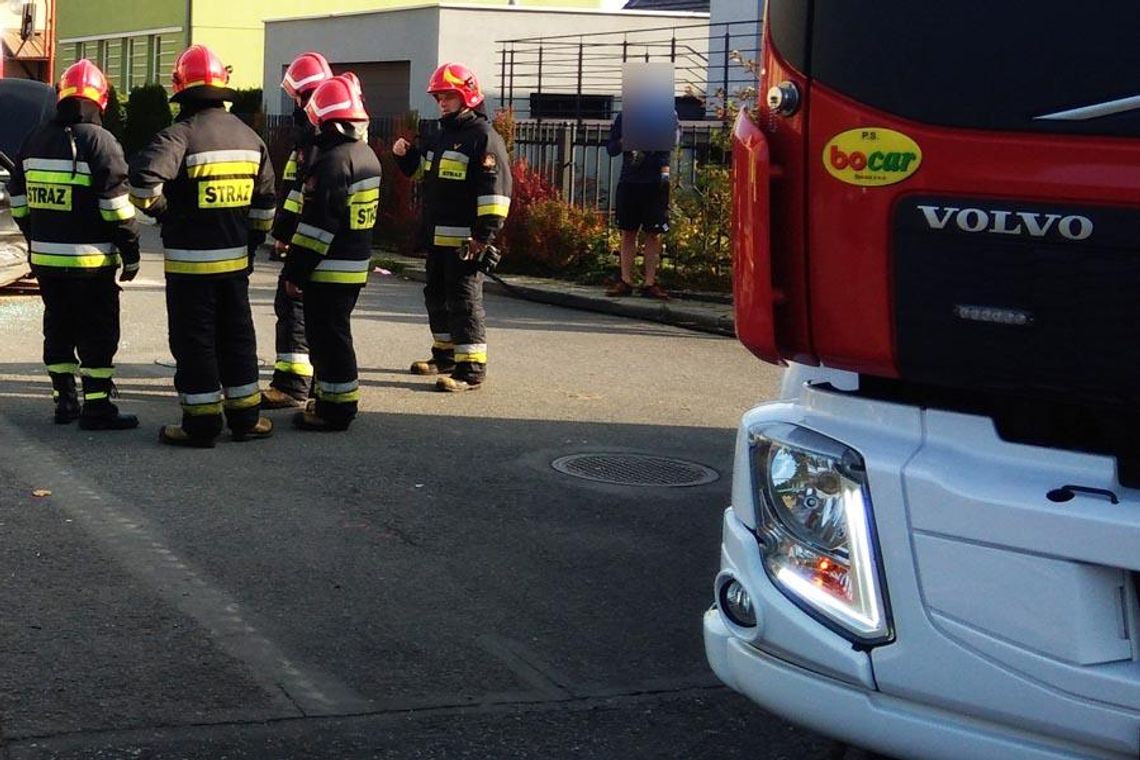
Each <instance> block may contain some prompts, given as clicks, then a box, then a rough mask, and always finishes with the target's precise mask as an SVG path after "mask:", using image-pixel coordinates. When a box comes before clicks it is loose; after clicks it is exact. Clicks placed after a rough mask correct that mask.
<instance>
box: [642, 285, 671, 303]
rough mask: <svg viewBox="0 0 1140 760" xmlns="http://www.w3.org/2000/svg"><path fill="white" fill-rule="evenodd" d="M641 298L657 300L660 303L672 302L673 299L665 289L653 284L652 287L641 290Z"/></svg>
mask: <svg viewBox="0 0 1140 760" xmlns="http://www.w3.org/2000/svg"><path fill="white" fill-rule="evenodd" d="M641 297H642V298H656V299H657V300H658V301H670V300H672V299H671V298H669V294H668V293H667V292H665V288H663V287H661V286H660V285H658V284H657V283H653V284H652V285H646V286H645V287H643V288H642V289H641Z"/></svg>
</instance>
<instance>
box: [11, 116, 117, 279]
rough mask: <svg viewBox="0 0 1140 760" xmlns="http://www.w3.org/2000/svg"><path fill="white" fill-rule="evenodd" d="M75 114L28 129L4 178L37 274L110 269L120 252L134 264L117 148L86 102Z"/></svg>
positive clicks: (74, 274) (48, 274) (77, 272)
mask: <svg viewBox="0 0 1140 760" xmlns="http://www.w3.org/2000/svg"><path fill="white" fill-rule="evenodd" d="M61 105H62V104H61ZM83 113H84V114H86V116H80V115H79V112H78V111H77V112H76V118H81V119H84V120H82V121H78V122H75V123H67V121H69V120H62V119H60V118H59V117H57V118H56V119H54V120H52V121H50V122H48V123H47V124H45V125H44V126H42V127H40V128H39V129H38V130H36V131H35V132H33V133H32V135H31V136H30V137H29V138H28V140H27V141H26V142H25V143H24V147H23V148H22V150H21V151H20V158H19V160H18V161H17V162H16V167H15V168H14V169H13V170H12V178H11V180H10V181H9V183H8V192H9V194H10V195H11V207H12V216H13V218H14V219H15V221H16V223H17V224H18V225H19V226H20V229H21V230H22V231H23V233H24V235H25V236H26V237H27V238H28V243H29V246H28V248H29V259H30V261H31V264H32V267H33V269H34V270H35V272H36V275H37V276H39V277H45V276H47V277H51V276H62V275H66V276H84V275H86V276H90V275H92V274H96V273H104V274H106V273H111V272H114V271H115V269H116V268H117V267H118V266H119V263H120V257H121V260H122V263H124V264H125V265H126V266H128V267H132V268H133V267H137V266H138V262H139V228H138V222H137V221H136V220H135V214H134V207H133V206H131V204H130V199H129V198H128V196H127V162H126V160H125V159H124V158H123V149H122V148H121V147H119V143H118V142H117V141H116V140H115V138H114V136H112V135H111V133H110V132H108V131H107V130H105V129H103V127H101V126H100V125H99V124H98V123H93V122H97V121H98V117H97V116H95V115H94V114H96V113H97V110H95V107H94V104H91V109H85V110H84V111H83ZM116 250H117V251H118V253H116Z"/></svg>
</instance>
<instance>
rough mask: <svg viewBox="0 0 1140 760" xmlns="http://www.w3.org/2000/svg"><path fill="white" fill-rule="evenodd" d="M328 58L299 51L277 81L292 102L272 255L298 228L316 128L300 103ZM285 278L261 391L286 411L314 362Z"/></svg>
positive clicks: (327, 71)
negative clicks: (273, 353) (269, 373)
mask: <svg viewBox="0 0 1140 760" xmlns="http://www.w3.org/2000/svg"><path fill="white" fill-rule="evenodd" d="M332 75H333V73H332V69H331V68H329V62H328V61H327V60H325V57H324V56H323V55H321V54H320V53H302V54H301V55H299V56H297V57H296V58H294V59H293V62H292V63H291V64H289V68H288V69H286V70H285V78H284V79H282V80H281V89H283V90H285V93H286V94H287V95H288V96H289V97H290V98H291V99H292V100H293V150H292V152H290V154H289V160H288V162H287V163H286V164H285V173H284V175H283V176H282V182H281V194H280V196H279V198H280V200H279V201H278V206H277V213H276V215H275V216H274V218H273V230H272V234H273V239H274V241H275V242H274V246H273V248H274V252H275V253H276V258H278V259H279V260H280V259H284V257H285V253H286V251H287V250H288V248H289V241H290V240H291V239H292V238H293V232H294V231H296V229H297V219H298V218H299V217H300V213H301V201H302V198H303V196H302V193H301V188H302V187H303V186H304V184H305V178H306V177H307V176H308V169H309V166H310V164H311V163H312V161H313V157H314V156H313V153H314V151H315V150H316V136H317V132H316V129H315V128H314V127H313V125H312V124H311V123H310V122H309V116H308V114H306V113H305V106H306V105H307V104H308V102H309V98H310V96H312V94H313V90H315V89H317V85H319V84H321V82H324V81H326V80H328V79H332ZM285 282H286V280H285V278H284V276H280V277H278V278H277V294H276V295H275V296H274V298H273V311H274V312H275V313H276V314H277V331H276V332H277V335H276V344H277V361H276V363H275V364H274V365H273V380H272V381H271V382H270V384H269V388H268V389H267V390H265V391H264V392H263V393H262V395H261V405H262V407H264V408H265V409H288V408H290V407H298V406H302V405H303V404H304V402H305V399H306V398H308V396H309V386H310V385H311V383H312V379H313V365H312V363H311V362H310V361H309V344H308V342H307V341H306V340H305V308H304V305H303V303H302V302H301V299H299V298H290V297H289V295H288V294H287V293H286V289H285Z"/></svg>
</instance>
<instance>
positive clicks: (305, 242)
mask: <svg viewBox="0 0 1140 760" xmlns="http://www.w3.org/2000/svg"><path fill="white" fill-rule="evenodd" d="M291 245H299V246H301V247H302V248H308V249H309V250H311V251H313V252H314V253H319V254H320V255H322V256H324V255H325V254H326V253H328V252H329V244H328V243H322V242H321V241H320V240H317V239H316V238H311V237H309V236H308V235H302V234H301V233H300V232H295V233H293V240H292V242H291Z"/></svg>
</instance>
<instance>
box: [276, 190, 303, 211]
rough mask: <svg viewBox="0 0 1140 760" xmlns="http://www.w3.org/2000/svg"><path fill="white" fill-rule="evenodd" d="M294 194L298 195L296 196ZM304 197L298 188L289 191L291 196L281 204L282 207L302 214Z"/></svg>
mask: <svg viewBox="0 0 1140 760" xmlns="http://www.w3.org/2000/svg"><path fill="white" fill-rule="evenodd" d="M293 196H296V197H295V198H294V197H293ZM302 197H303V196H302V195H301V194H300V193H298V192H297V191H296V190H294V191H292V192H291V193H289V196H288V197H287V198H285V202H284V203H282V204H281V208H283V209H285V210H286V211H289V212H291V213H294V214H300V213H301V200H302Z"/></svg>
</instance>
